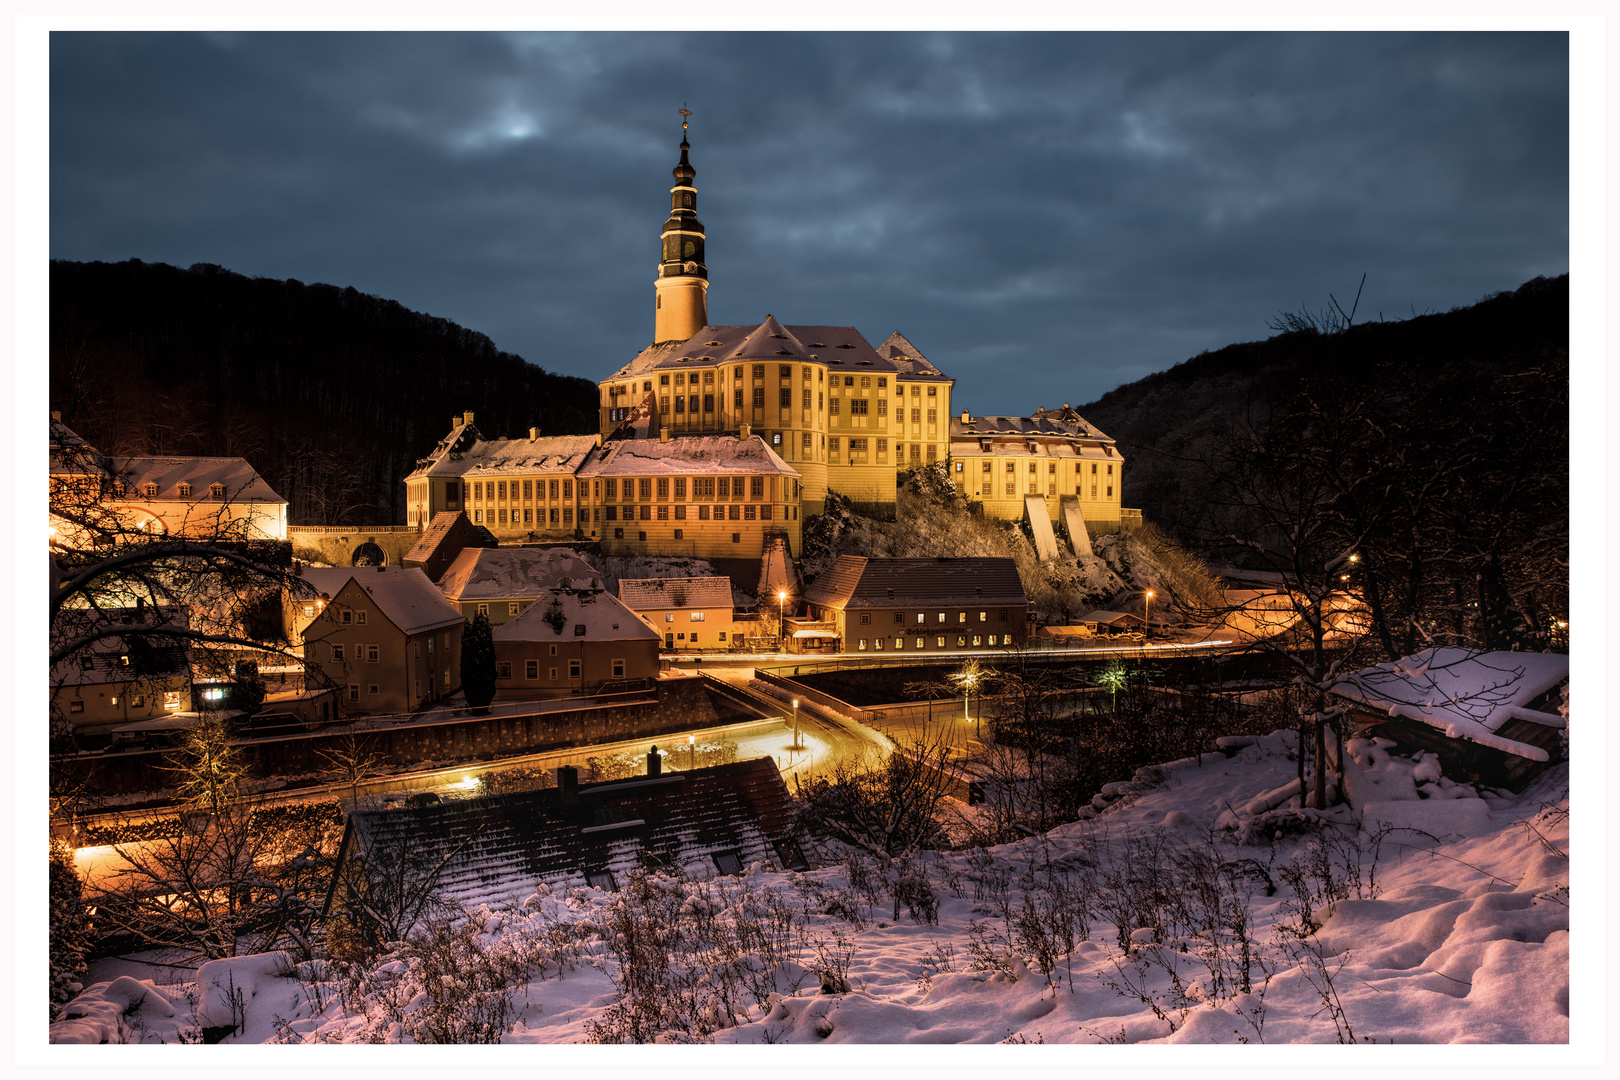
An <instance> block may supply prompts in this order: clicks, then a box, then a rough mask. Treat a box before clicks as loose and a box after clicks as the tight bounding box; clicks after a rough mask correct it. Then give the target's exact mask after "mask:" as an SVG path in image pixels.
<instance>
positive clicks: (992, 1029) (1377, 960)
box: [55, 732, 1570, 1043]
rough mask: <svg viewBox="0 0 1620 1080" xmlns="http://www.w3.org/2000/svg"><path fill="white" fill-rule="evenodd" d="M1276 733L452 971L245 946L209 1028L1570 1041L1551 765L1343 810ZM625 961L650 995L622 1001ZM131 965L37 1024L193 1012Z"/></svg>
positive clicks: (407, 958) (1561, 870)
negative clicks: (350, 973) (330, 965)
mask: <svg viewBox="0 0 1620 1080" xmlns="http://www.w3.org/2000/svg"><path fill="white" fill-rule="evenodd" d="M1291 745H1292V739H1291V733H1287V732H1280V733H1277V734H1275V735H1271V736H1267V737H1265V738H1262V739H1258V740H1255V741H1254V742H1253V743H1251V744H1250V745H1248V746H1244V747H1241V748H1237V749H1235V751H1234V754H1233V756H1232V757H1231V758H1227V757H1224V756H1222V755H1220V754H1215V755H1207V756H1205V757H1204V758H1203V760H1202V762H1199V761H1197V760H1193V759H1189V760H1186V761H1181V762H1174V763H1170V764H1168V765H1164V766H1160V767H1158V768H1156V769H1150V770H1144V771H1143V772H1142V773H1140V774H1138V778H1137V780H1136V782H1134V783H1130V784H1124V785H1113V786H1111V788H1112V791H1111V793H1112V794H1113V795H1114V798H1113V799H1112V800H1110V799H1099V800H1098V802H1099V804H1101V809H1100V812H1098V813H1097V815H1096V816H1095V817H1094V818H1092V819H1090V820H1087V821H1083V822H1077V823H1074V824H1071V825H1067V826H1064V827H1061V828H1059V829H1056V830H1054V831H1053V832H1052V833H1050V834H1048V835H1046V836H1037V837H1033V838H1030V839H1027V840H1024V841H1021V842H1019V843H1017V844H1012V845H1007V846H1004V847H1000V848H995V849H991V850H988V851H983V850H980V851H974V852H951V853H942V854H937V855H936V854H928V855H926V856H925V857H924V858H922V859H921V860H919V861H917V862H915V863H912V864H909V865H907V866H905V867H897V868H892V869H890V870H888V871H885V870H883V869H880V868H879V867H877V866H876V865H875V864H874V863H872V862H871V861H870V860H866V861H864V862H863V861H860V860H856V859H851V860H848V861H846V863H845V864H843V865H835V866H832V867H828V868H824V869H821V870H817V871H813V872H811V873H807V874H788V873H777V872H767V871H765V870H763V869H762V868H760V867H758V866H754V867H751V868H748V869H747V871H746V872H745V873H744V874H743V875H742V876H741V877H740V878H718V879H713V880H711V881H709V882H706V883H705V882H698V883H693V882H666V883H659V882H653V883H651V884H650V885H649V886H648V887H646V888H641V889H636V888H629V889H626V890H623V891H621V892H619V893H605V892H601V891H598V890H594V889H580V890H575V891H574V892H572V893H570V894H568V895H566V896H552V895H537V896H533V897H530V898H529V899H528V900H527V901H526V902H525V904H524V906H523V908H522V909H521V910H518V911H511V912H481V913H479V914H477V915H476V916H475V918H474V919H473V921H472V923H471V928H470V929H469V930H468V931H467V933H466V936H465V938H464V939H463V944H461V945H457V946H455V948H460V949H462V950H463V951H462V952H460V953H456V954H455V955H457V956H460V957H461V958H462V959H461V960H458V961H457V962H456V964H455V965H454V967H453V973H450V974H445V973H444V971H445V969H443V968H441V967H436V966H435V965H436V964H442V963H443V961H442V959H441V960H435V959H434V958H433V956H431V955H429V954H427V953H425V952H421V951H418V952H416V953H414V954H413V953H408V952H402V953H400V954H397V955H394V956H390V957H385V958H382V959H381V960H379V961H377V962H376V963H375V964H373V965H372V966H371V967H370V968H369V969H368V970H366V971H363V972H357V973H356V974H357V975H360V976H363V980H362V981H361V982H357V983H353V984H351V986H353V987H359V988H360V990H361V994H360V995H359V996H354V995H352V994H351V996H350V997H349V998H348V1003H347V1005H346V1004H345V997H344V995H343V994H340V993H338V992H337V980H336V979H335V977H334V975H333V973H332V972H331V971H330V970H329V969H324V968H323V967H322V966H321V965H307V964H306V965H302V966H301V967H299V968H298V969H297V970H296V972H295V975H294V976H289V977H280V978H278V977H273V975H272V973H273V972H274V971H276V970H279V969H278V968H276V967H275V966H274V965H269V966H267V965H266V964H265V962H263V961H255V960H253V959H252V958H250V959H248V960H244V961H238V962H236V963H238V964H244V965H246V966H245V967H244V968H243V974H242V975H240V976H238V977H237V978H236V979H235V984H236V985H237V986H242V985H243V984H244V982H246V983H247V984H249V985H250V986H251V989H252V993H251V994H250V995H249V996H248V998H247V1000H246V1001H245V1002H243V1003H242V1005H241V1007H240V1008H241V1011H242V1013H243V1015H244V1027H243V1030H242V1032H241V1033H240V1034H237V1035H233V1036H230V1037H229V1038H228V1041H234V1042H268V1041H304V1042H326V1041H365V1040H382V1041H411V1040H412V1039H413V1037H414V1038H417V1039H421V1038H430V1037H433V1033H434V1032H435V1031H437V1032H439V1033H440V1035H441V1037H442V1033H443V1032H444V1031H446V1030H452V1031H462V1032H467V1031H471V1030H474V1029H473V1028H471V1027H465V1026H464V1027H461V1028H455V1027H454V1026H453V1025H451V1026H450V1027H449V1028H447V1027H446V1026H445V1025H446V1023H448V1021H447V1020H446V1016H447V1015H450V1014H454V1013H455V1012H456V1009H460V1010H461V1013H462V1014H466V1015H461V1017H460V1020H461V1021H462V1022H471V1021H470V1020H469V1017H471V1019H473V1020H475V1019H477V1017H472V1016H471V1014H472V1013H477V1012H478V1009H479V1008H483V1009H484V1010H485V1012H483V1013H480V1014H479V1015H481V1016H484V1017H485V1018H486V1019H487V1018H488V1017H491V1016H492V1017H494V1018H495V1022H496V1026H497V1028H498V1030H499V1032H500V1034H501V1037H502V1040H503V1041H504V1042H507V1043H518V1042H538V1043H556V1042H577V1041H587V1040H590V1039H592V1038H593V1037H594V1038H607V1037H611V1036H613V1035H615V1034H617V1035H621V1036H622V1035H625V1034H636V1035H639V1036H640V1037H641V1038H652V1037H655V1036H656V1037H660V1038H661V1039H663V1040H665V1041H689V1040H712V1041H715V1042H726V1043H762V1042H773V1043H782V1042H791V1043H822V1042H828V1043H968V1042H978V1043H982V1042H1002V1041H1015V1042H1023V1041H1028V1042H1047V1043H1057V1042H1066V1043H1096V1042H1130V1043H1134V1042H1153V1041H1162V1042H1195V1043H1201V1042H1215V1043H1232V1042H1250V1043H1254V1042H1267V1043H1277V1042H1330V1043H1331V1042H1335V1041H1340V1040H1343V1041H1356V1042H1366V1041H1375V1042H1379V1043H1384V1042H1391V1041H1394V1042H1399V1043H1411V1042H1507V1043H1526V1042H1531V1043H1559V1042H1565V1041H1567V1040H1568V1038H1569V944H1570V942H1569V917H1568V916H1569V908H1568V882H1569V862H1568V852H1569V846H1568V836H1569V828H1568V824H1569V821H1568V817H1569V799H1568V779H1567V770H1566V768H1565V767H1564V766H1557V767H1555V768H1553V769H1550V770H1549V771H1548V772H1546V773H1545V774H1543V775H1542V776H1541V777H1540V778H1539V779H1538V780H1537V781H1536V782H1535V783H1534V784H1533V785H1532V786H1531V788H1530V789H1529V790H1527V791H1526V792H1524V793H1523V794H1522V795H1517V796H1509V795H1502V794H1498V793H1486V795H1485V796H1484V797H1483V798H1478V797H1474V795H1473V793H1472V792H1471V790H1470V789H1455V788H1441V787H1440V786H1439V785H1438V784H1436V783H1435V782H1434V780H1433V779H1432V778H1430V777H1428V776H1427V771H1428V769H1429V767H1428V766H1427V764H1426V763H1425V762H1411V761H1407V760H1406V759H1401V758H1396V757H1393V756H1386V757H1385V758H1384V759H1382V760H1381V761H1380V762H1379V763H1378V765H1379V768H1380V770H1382V772H1381V775H1382V776H1383V778H1384V780H1385V781H1386V782H1385V783H1384V785H1383V786H1382V788H1381V789H1380V796H1381V797H1380V799H1378V800H1370V801H1369V802H1368V804H1367V807H1366V810H1365V815H1366V816H1367V818H1368V822H1367V824H1366V826H1362V825H1361V823H1360V821H1359V820H1358V817H1359V816H1360V812H1357V811H1352V810H1350V809H1349V808H1338V809H1336V810H1334V811H1330V812H1327V813H1323V814H1311V813H1308V812H1307V813H1303V814H1302V813H1299V812H1295V811H1291V810H1290V808H1289V798H1288V794H1289V793H1288V791H1287V788H1288V785H1289V783H1290V781H1292V780H1293V778H1294V774H1295V764H1294V762H1293V761H1292V759H1291V756H1290V747H1291ZM1403 769H1404V770H1405V771H1406V772H1407V774H1408V775H1407V777H1406V779H1405V783H1404V785H1403V784H1401V783H1397V782H1396V780H1398V779H1399V778H1398V777H1396V776H1395V774H1396V773H1399V772H1400V771H1402V770H1403ZM1414 770H1417V771H1418V772H1419V775H1418V777H1417V778H1416V780H1414V779H1413V778H1412V777H1411V775H1410V773H1411V772H1413V771H1414ZM1419 784H1422V785H1423V786H1424V789H1426V791H1427V793H1428V794H1430V795H1431V796H1432V797H1429V798H1420V797H1419V790H1420V788H1419V786H1418V785H1419ZM1294 801H1295V802H1296V803H1297V800H1294ZM1463 804H1469V805H1468V806H1466V807H1463V811H1462V812H1459V811H1458V809H1457V808H1458V807H1459V806H1462V805H1463ZM1380 807H1382V808H1384V809H1383V810H1382V811H1380V810H1379V809H1378V808H1380ZM1391 807H1394V808H1395V809H1394V811H1392V810H1390V808H1391ZM1396 811H1398V812H1396ZM1390 818H1395V819H1397V820H1395V821H1390V820H1389V819H1390ZM1380 822H1383V823H1384V824H1380ZM896 895H898V896H899V897H900V899H899V900H896V899H895V897H896ZM935 920H937V921H935ZM630 929H634V931H635V933H634V934H628V933H627V931H629V930H630ZM739 940H740V941H741V945H740V946H739V945H738V942H739ZM637 943H639V949H638V947H637ZM626 963H629V964H631V965H633V966H635V969H636V974H637V976H638V977H639V979H640V980H641V981H640V983H639V985H640V986H641V988H642V990H641V992H640V993H632V994H630V995H628V996H625V997H621V994H620V988H621V984H620V982H619V979H620V978H621V977H622V976H623V974H624V971H625V966H624V965H625V964H626ZM503 965H508V966H507V967H504V968H503ZM221 970H222V969H221V968H217V967H216V968H213V969H211V970H210V972H209V977H210V980H211V981H212V982H214V983H219V982H220V981H221ZM501 970H507V971H512V970H522V971H523V972H524V974H523V975H522V976H521V977H519V978H517V979H516V980H515V981H514V982H513V983H512V985H513V987H514V993H513V994H512V995H511V996H510V997H509V999H507V1003H506V1005H505V1006H504V1008H505V1010H506V1011H504V1012H503V1011H502V1009H501V1008H499V1007H498V1006H499V1005H500V1002H498V1001H494V1000H492V999H491V998H490V997H489V996H488V995H485V996H483V997H480V995H479V992H478V985H477V982H478V973H479V972H481V971H501ZM226 974H227V975H228V974H229V972H226ZM299 974H301V975H302V978H299V977H296V976H297V975H299ZM120 975H124V976H126V977H124V978H119V977H118V976H120ZM127 975H128V970H127V969H120V968H119V967H118V966H117V965H116V964H105V963H104V964H103V965H101V967H100V968H93V969H92V972H91V978H92V979H99V980H100V981H99V982H97V983H96V985H92V986H91V987H90V988H89V989H88V990H87V991H86V992H85V993H84V994H83V995H82V996H81V998H80V999H79V1001H78V1002H76V1003H75V1004H74V1005H73V1006H70V1009H69V1015H70V1016H74V1015H75V1014H77V1015H76V1016H75V1019H72V1020H70V1021H67V1022H66V1025H68V1026H64V1025H58V1027H57V1029H55V1031H56V1032H57V1033H58V1035H59V1036H61V1037H64V1038H66V1037H73V1038H77V1039H90V1040H91V1041H95V1040H96V1039H99V1038H105V1039H107V1040H109V1041H112V1040H118V1039H124V1038H128V1039H132V1040H139V1041H158V1040H164V1041H169V1042H173V1041H177V1039H178V1038H179V1037H180V1036H181V1035H182V1034H183V1033H187V1032H189V1031H194V1030H196V1028H197V1026H198V1019H197V1017H198V1015H199V1010H198V1007H197V1003H196V1002H195V996H196V994H195V988H194V987H193V986H190V985H180V986H170V987H163V986H156V987H151V989H152V991H153V993H152V994H151V996H150V997H149V998H148V999H147V1000H146V1001H145V1002H144V1003H142V1002H139V1001H138V1000H137V998H138V994H137V993H136V991H137V990H138V989H139V984H138V983H136V982H135V980H133V979H131V978H129V977H127ZM249 976H251V977H249ZM508 977H510V976H508ZM446 979H448V980H449V982H448V983H446V982H445V980H446ZM227 981H229V980H227ZM317 984H319V985H317ZM845 987H847V990H846V989H845ZM824 988H826V989H828V990H832V991H835V992H830V993H827V992H823V989H824ZM430 991H431V992H430ZM188 1001H189V1002H190V1004H189V1006H188ZM215 1011H217V1010H214V1009H212V1007H204V1008H203V1009H202V1010H201V1012H203V1013H209V1014H212V1013H213V1012H215ZM132 1017H133V1018H135V1019H136V1020H138V1023H135V1024H132V1023H131V1018H132ZM451 1019H452V1020H454V1019H455V1016H451ZM430 1020H433V1021H435V1022H436V1023H437V1026H435V1024H434V1023H430V1022H429V1021H430Z"/></svg>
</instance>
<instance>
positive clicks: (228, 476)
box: [108, 457, 287, 503]
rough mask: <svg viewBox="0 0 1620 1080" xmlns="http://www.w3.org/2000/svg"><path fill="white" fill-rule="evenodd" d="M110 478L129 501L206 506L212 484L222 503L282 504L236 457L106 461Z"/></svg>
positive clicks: (250, 468)
mask: <svg viewBox="0 0 1620 1080" xmlns="http://www.w3.org/2000/svg"><path fill="white" fill-rule="evenodd" d="M108 464H109V466H110V467H111V469H112V472H113V474H114V475H115V476H116V477H117V478H118V479H120V480H122V481H123V482H124V484H125V485H126V487H127V488H128V497H129V499H130V500H131V501H134V502H140V501H145V500H149V499H151V500H157V501H160V502H173V501H178V502H185V503H196V502H207V501H208V500H209V499H210V497H211V496H210V494H209V489H210V488H211V487H213V485H215V484H221V485H223V486H224V488H225V498H224V499H223V500H220V501H223V502H268V503H285V502H286V501H287V500H286V499H283V498H282V497H281V496H280V495H277V494H276V493H275V491H273V490H272V489H271V487H270V485H269V484H267V483H265V482H264V478H263V477H261V476H260V475H259V474H258V473H257V472H255V471H254V469H253V466H252V465H249V464H248V462H247V459H246V458H239V457H114V458H109V459H108ZM147 484H156V485H157V494H156V495H151V496H149V495H146V494H145V488H146V485H147ZM181 484H190V485H191V493H190V494H189V495H182V494H181V493H180V485H181Z"/></svg>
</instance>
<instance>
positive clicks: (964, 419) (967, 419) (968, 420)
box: [962, 409, 973, 424]
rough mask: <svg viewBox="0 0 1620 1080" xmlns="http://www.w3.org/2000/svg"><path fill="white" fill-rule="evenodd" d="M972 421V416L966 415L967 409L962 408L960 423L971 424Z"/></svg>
mask: <svg viewBox="0 0 1620 1080" xmlns="http://www.w3.org/2000/svg"><path fill="white" fill-rule="evenodd" d="M972 422H973V417H971V416H969V415H968V411H967V410H966V409H963V410H962V423H964V424H971V423H972Z"/></svg>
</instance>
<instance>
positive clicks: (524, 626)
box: [494, 588, 729, 642]
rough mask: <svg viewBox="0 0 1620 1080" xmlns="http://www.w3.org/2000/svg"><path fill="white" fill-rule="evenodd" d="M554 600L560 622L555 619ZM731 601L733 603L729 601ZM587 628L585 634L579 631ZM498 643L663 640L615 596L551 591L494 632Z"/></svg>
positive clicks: (584, 591)
mask: <svg viewBox="0 0 1620 1080" xmlns="http://www.w3.org/2000/svg"><path fill="white" fill-rule="evenodd" d="M553 601H555V602H556V606H557V608H558V609H560V611H561V614H562V618H561V619H560V620H558V619H556V618H555V617H554V616H552V610H553ZM728 602H729V601H728ZM579 627H584V628H585V630H584V633H580V632H579V629H578V628H579ZM494 636H495V640H496V641H545V642H558V641H661V640H662V639H661V638H660V637H659V636H658V635H657V633H655V632H654V631H653V630H652V629H651V628H649V627H648V626H647V624H646V623H644V622H642V621H641V616H639V615H637V614H636V613H635V612H633V611H631V610H630V609H629V608H627V607H625V606H624V604H622V603H620V601H619V598H618V597H616V596H614V595H613V594H612V593H608V592H602V591H599V590H594V589H563V588H553V589H547V590H546V591H545V592H544V593H542V594H541V595H540V597H539V599H537V600H536V601H535V602H534V603H532V604H530V605H529V606H528V607H526V608H524V609H523V611H522V613H521V614H518V615H515V616H513V617H512V618H510V619H508V620H506V622H504V623H502V624H501V625H500V626H497V627H496V628H495V631H494Z"/></svg>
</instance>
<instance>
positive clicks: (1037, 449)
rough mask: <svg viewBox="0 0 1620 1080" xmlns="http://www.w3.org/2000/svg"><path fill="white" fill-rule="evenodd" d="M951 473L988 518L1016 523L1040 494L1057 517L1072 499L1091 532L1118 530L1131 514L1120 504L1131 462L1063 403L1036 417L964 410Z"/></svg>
mask: <svg viewBox="0 0 1620 1080" xmlns="http://www.w3.org/2000/svg"><path fill="white" fill-rule="evenodd" d="M950 446H951V478H952V480H954V481H955V483H956V487H957V490H959V491H961V492H962V494H963V495H964V496H966V497H967V499H968V500H969V501H970V502H973V503H978V504H979V505H980V506H981V507H983V510H984V514H985V516H986V517H990V518H995V519H998V520H1002V521H1018V520H1021V519H1022V518H1023V517H1024V514H1025V505H1026V504H1025V500H1026V499H1028V498H1029V497H1030V496H1032V495H1033V496H1038V497H1039V498H1041V499H1042V501H1043V502H1044V503H1045V504H1046V510H1047V516H1048V517H1049V518H1050V519H1051V520H1053V521H1059V520H1060V519H1061V516H1062V500H1063V498H1064V497H1065V496H1069V497H1073V498H1074V499H1076V500H1077V502H1078V504H1079V507H1080V516H1081V517H1082V518H1083V519H1084V521H1085V524H1086V529H1087V531H1088V532H1092V533H1109V532H1118V531H1119V529H1120V528H1121V523H1122V521H1123V520H1124V519H1126V518H1128V517H1130V516H1131V515H1130V514H1129V513H1127V512H1125V511H1124V510H1123V509H1122V506H1121V502H1122V492H1123V490H1124V488H1123V485H1124V480H1125V459H1124V458H1123V457H1122V456H1121V455H1120V453H1119V449H1118V447H1117V446H1115V444H1114V440H1113V439H1111V438H1109V437H1108V436H1106V435H1104V434H1103V433H1102V432H1100V431H1098V430H1096V429H1095V428H1093V427H1091V426H1090V425H1089V424H1087V423H1086V422H1085V420H1083V419H1082V418H1081V417H1080V416H1079V415H1078V414H1077V413H1074V412H1073V410H1071V409H1069V408H1068V406H1064V409H1063V410H1062V411H1061V412H1058V411H1054V412H1053V413H1051V414H1046V413H1044V412H1042V413H1038V414H1037V415H1036V416H1034V417H1004V416H981V417H973V416H971V415H968V414H966V413H964V414H963V415H962V416H961V417H959V418H958V419H957V420H956V421H955V422H954V423H953V424H952V435H951V443H950Z"/></svg>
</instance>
